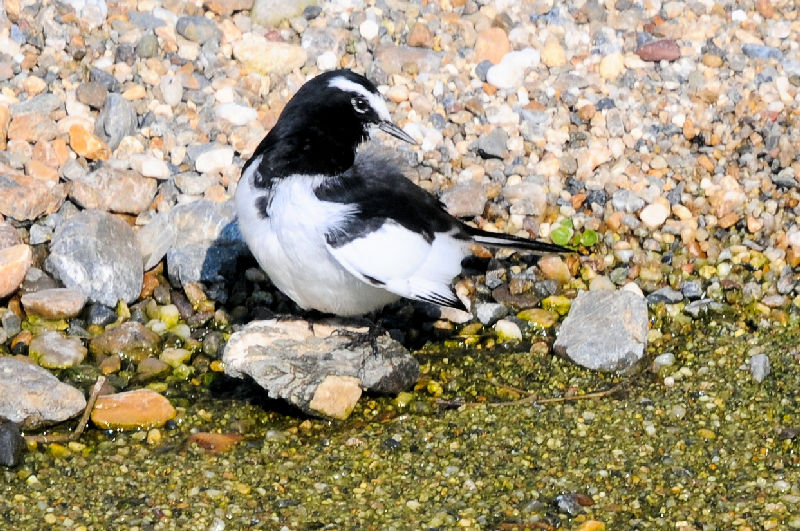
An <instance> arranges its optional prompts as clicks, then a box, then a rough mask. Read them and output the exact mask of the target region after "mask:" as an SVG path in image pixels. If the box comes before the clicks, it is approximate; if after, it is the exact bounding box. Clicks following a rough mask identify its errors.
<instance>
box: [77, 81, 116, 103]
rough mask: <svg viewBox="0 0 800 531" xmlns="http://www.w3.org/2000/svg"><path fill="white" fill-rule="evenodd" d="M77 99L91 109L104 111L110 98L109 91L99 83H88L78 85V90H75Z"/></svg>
mask: <svg viewBox="0 0 800 531" xmlns="http://www.w3.org/2000/svg"><path fill="white" fill-rule="evenodd" d="M75 97H77V98H78V101H79V102H81V103H83V104H85V105H88V106H89V107H93V108H95V109H102V108H103V105H105V103H106V98H107V97H108V89H106V87H105V85H103V84H102V83H100V82H99V81H87V82H86V83H81V84H80V85H78V88H77V89H75Z"/></svg>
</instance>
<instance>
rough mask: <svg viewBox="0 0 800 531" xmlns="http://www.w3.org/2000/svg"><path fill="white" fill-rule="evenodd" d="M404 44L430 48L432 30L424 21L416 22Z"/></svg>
mask: <svg viewBox="0 0 800 531" xmlns="http://www.w3.org/2000/svg"><path fill="white" fill-rule="evenodd" d="M406 44H408V45H409V46H415V47H422V48H432V47H433V32H431V29H430V28H429V27H428V25H427V24H425V23H424V22H417V23H416V24H414V27H413V28H411V31H409V32H408V37H406Z"/></svg>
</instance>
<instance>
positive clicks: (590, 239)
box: [581, 229, 599, 247]
mask: <svg viewBox="0 0 800 531" xmlns="http://www.w3.org/2000/svg"><path fill="white" fill-rule="evenodd" d="M598 239H599V238H598V236H597V232H595V231H593V230H592V229H588V230H585V231H583V234H582V235H581V245H584V246H586V247H591V246H592V245H594V244H596V243H597V240H598Z"/></svg>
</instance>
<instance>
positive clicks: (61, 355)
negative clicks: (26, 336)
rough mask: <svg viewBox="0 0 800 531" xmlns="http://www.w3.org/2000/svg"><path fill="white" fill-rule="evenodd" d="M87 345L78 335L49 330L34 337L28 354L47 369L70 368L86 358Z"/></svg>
mask: <svg viewBox="0 0 800 531" xmlns="http://www.w3.org/2000/svg"><path fill="white" fill-rule="evenodd" d="M86 353H87V350H86V347H84V346H83V342H82V341H81V339H80V338H78V337H66V336H63V335H61V333H59V332H55V331H52V330H48V331H46V332H43V333H42V334H41V335H38V336H36V337H34V338H33V339H32V340H31V343H30V345H28V355H29V356H30V357H31V359H32V360H33V361H35V362H36V363H38V364H39V365H41V366H42V367H44V368H46V369H68V368H69V367H74V366H75V365H78V364H79V363H81V362H82V361H83V360H84V358H86Z"/></svg>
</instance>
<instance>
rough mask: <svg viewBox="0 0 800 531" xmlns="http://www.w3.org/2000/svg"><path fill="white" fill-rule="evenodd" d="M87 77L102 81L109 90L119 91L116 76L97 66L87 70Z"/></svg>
mask: <svg viewBox="0 0 800 531" xmlns="http://www.w3.org/2000/svg"><path fill="white" fill-rule="evenodd" d="M89 79H90V80H92V81H97V82H98V83H102V84H103V86H104V87H105V88H106V90H107V91H109V92H119V88H120V85H119V81H117V78H115V77H114V76H112V75H111V74H109V73H107V72H104V71H103V70H100V69H99V68H96V67H93V68H92V69H91V70H90V71H89Z"/></svg>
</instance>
